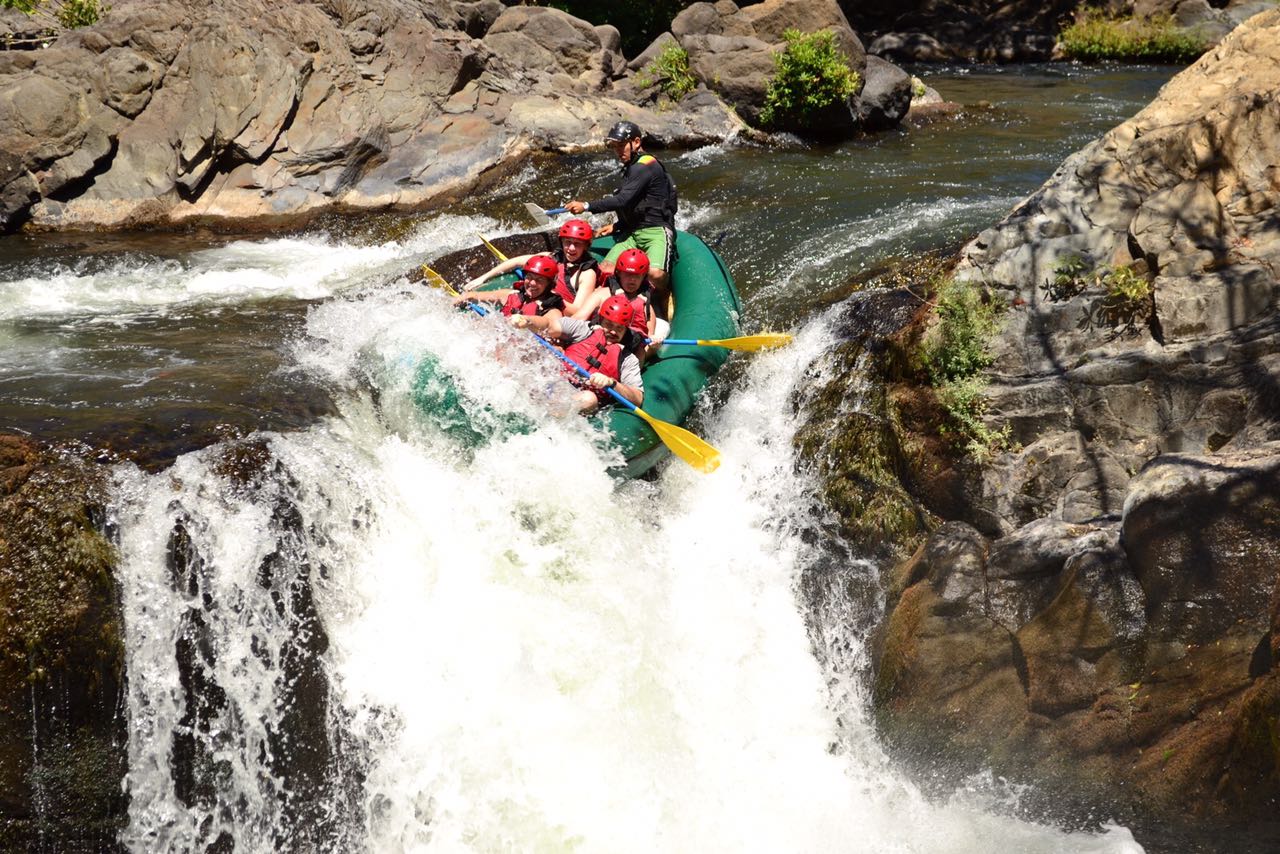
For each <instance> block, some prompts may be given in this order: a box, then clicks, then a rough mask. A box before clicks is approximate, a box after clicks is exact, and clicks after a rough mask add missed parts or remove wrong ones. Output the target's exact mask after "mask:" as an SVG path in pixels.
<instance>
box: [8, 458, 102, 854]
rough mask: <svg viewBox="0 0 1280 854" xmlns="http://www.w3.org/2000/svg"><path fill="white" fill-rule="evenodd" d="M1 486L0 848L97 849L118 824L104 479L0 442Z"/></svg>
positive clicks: (92, 469) (89, 468) (72, 461)
mask: <svg viewBox="0 0 1280 854" xmlns="http://www.w3.org/2000/svg"><path fill="white" fill-rule="evenodd" d="M0 484H3V487H4V488H3V490H2V491H0V745H3V749H0V809H3V813H4V815H3V818H4V821H3V831H2V834H3V844H4V845H5V846H6V847H7V848H10V849H13V850H22V849H23V848H25V847H27V843H29V842H31V841H32V840H43V841H44V843H45V844H52V843H53V842H55V841H56V843H57V846H58V847H60V848H62V849H63V850H69V849H72V848H77V847H85V846H89V847H90V848H94V847H95V846H100V844H101V845H106V844H108V843H110V842H111V841H112V840H114V838H115V835H116V832H117V831H118V829H119V827H120V825H121V823H122V822H123V821H124V815H125V804H124V796H123V794H122V791H121V785H120V782H121V779H122V778H123V775H124V773H125V768H126V758H125V743H126V738H125V733H124V722H123V720H122V718H121V716H120V715H119V714H118V709H119V697H120V692H121V690H122V686H123V670H124V647H123V642H122V635H123V626H122V622H121V615H120V608H119V602H118V594H117V591H116V588H115V582H114V576H113V571H114V567H115V563H116V554H115V549H114V548H113V546H112V545H111V543H110V541H109V540H108V539H107V538H106V537H105V536H104V534H103V532H102V521H103V517H104V512H103V511H104V506H105V500H106V493H107V483H106V473H105V470H104V469H103V468H102V467H100V466H97V465H95V464H92V463H87V462H85V461H83V460H80V459H78V458H77V457H75V456H74V455H72V454H70V453H62V452H58V451H54V450H50V449H45V448H40V447H38V446H36V445H35V444H33V443H31V442H28V441H26V440H24V439H21V438H18V437H12V436H0ZM33 715H34V720H33ZM37 737H38V741H37V740H36V738H37Z"/></svg>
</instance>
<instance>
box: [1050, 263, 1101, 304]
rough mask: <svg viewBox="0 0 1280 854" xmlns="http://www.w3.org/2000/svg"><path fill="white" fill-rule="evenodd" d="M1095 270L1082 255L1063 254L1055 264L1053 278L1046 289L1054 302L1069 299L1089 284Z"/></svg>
mask: <svg viewBox="0 0 1280 854" xmlns="http://www.w3.org/2000/svg"><path fill="white" fill-rule="evenodd" d="M1092 277H1093V272H1092V270H1091V269H1090V267H1089V262H1088V261H1087V260H1086V259H1085V258H1084V256H1082V255H1075V254H1069V255H1063V256H1062V257H1060V258H1059V259H1058V261H1057V263H1056V264H1054V265H1053V279H1052V280H1051V281H1050V282H1049V285H1048V288H1047V289H1046V290H1047V291H1048V294H1049V299H1050V300H1051V301H1052V302H1061V301H1063V300H1069V299H1071V298H1072V297H1074V296H1076V295H1077V294H1079V293H1080V292H1081V291H1083V290H1084V289H1085V288H1086V287H1088V286H1089V281H1090V279H1091V278H1092Z"/></svg>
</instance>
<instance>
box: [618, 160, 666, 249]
mask: <svg viewBox="0 0 1280 854" xmlns="http://www.w3.org/2000/svg"><path fill="white" fill-rule="evenodd" d="M651 164H657V167H658V170H659V171H660V172H661V175H660V176H659V177H657V178H655V179H654V180H652V181H651V182H650V184H649V186H648V187H647V188H646V189H645V192H644V195H642V196H641V197H640V199H639V201H638V202H636V204H635V206H634V207H632V208H631V209H630V210H620V211H618V220H619V222H620V223H621V225H622V227H623V229H624V230H625V231H627V232H631V231H635V230H636V229H639V228H651V227H653V226H658V225H665V226H668V227H670V228H675V224H676V210H677V209H678V208H679V206H680V199H679V196H678V194H677V193H676V182H675V181H674V180H672V178H671V173H670V172H668V171H667V167H666V166H663V165H662V161H661V160H659V159H658V158H656V157H654V156H653V155H652V154H649V153H647V152H646V153H642V154H641V155H640V156H639V157H636V158H635V159H633V160H632V161H631V162H630V163H628V164H627V165H626V166H624V167H623V168H622V174H623V177H624V179H625V177H626V175H627V173H628V172H629V171H630V170H631V168H632V166H649V165H651ZM619 189H621V188H619Z"/></svg>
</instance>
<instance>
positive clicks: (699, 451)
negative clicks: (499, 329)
mask: <svg viewBox="0 0 1280 854" xmlns="http://www.w3.org/2000/svg"><path fill="white" fill-rule="evenodd" d="M529 334H530V335H532V336H533V337H534V340H536V341H537V342H538V343H539V344H541V345H542V346H543V347H545V348H546V349H547V350H549V351H550V352H552V353H554V354H555V356H556V358H557V359H559V360H560V361H562V362H564V363H565V364H566V365H568V366H569V367H571V368H573V370H574V372H575V373H577V374H578V376H580V377H582V378H583V379H591V374H589V373H587V371H586V370H585V369H584V368H583V367H582V366H581V365H579V364H578V363H577V362H575V361H573V359H570V358H569V357H568V356H566V355H565V354H564V353H561V352H560V351H559V350H558V349H556V346H555V345H554V344H552V343H551V342H550V341H548V340H547V339H545V338H543V337H542V336H541V335H539V334H538V333H536V332H534V331H532V330H529ZM605 391H607V392H609V394H610V395H612V396H613V399H614V400H616V401H617V402H618V403H620V404H622V405H623V407H625V408H626V409H629V410H631V411H632V412H634V413H635V414H636V415H638V416H640V417H641V418H642V419H644V422H645V423H646V424H648V425H649V426H650V427H652V428H653V432H655V433H657V434H658V438H659V439H661V440H662V443H663V444H664V445H666V446H667V447H668V448H670V449H671V453H673V454H675V455H676V456H677V457H679V458H680V459H682V460H684V461H685V462H686V463H688V464H689V465H691V466H693V467H694V468H695V469H697V470H698V471H700V472H703V473H704V474H708V473H710V472H713V471H715V470H716V469H718V468H719V467H720V452H719V451H717V450H716V449H715V448H713V447H712V446H711V445H709V444H708V443H706V442H704V441H703V440H702V439H699V438H698V437H697V436H695V435H694V434H693V433H690V432H689V431H688V430H686V429H684V428H683V427H677V426H676V425H675V424H670V423H668V422H666V421H660V420H658V419H657V418H654V417H653V416H652V415H650V414H649V413H647V412H645V411H644V410H643V409H641V408H640V407H638V406H636V405H635V404H634V403H632V402H631V401H629V400H627V399H626V398H625V397H623V396H622V395H620V394H618V392H616V391H614V390H613V389H611V388H606V389H605Z"/></svg>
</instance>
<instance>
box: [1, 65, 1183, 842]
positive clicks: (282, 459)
mask: <svg viewBox="0 0 1280 854" xmlns="http://www.w3.org/2000/svg"><path fill="white" fill-rule="evenodd" d="M1167 76H1168V70H1167V69H1147V70H1138V71H1125V72H1110V71H1105V70H1104V71H1097V70H1092V71H1085V70H1080V69H1070V68H1063V69H1036V68H1032V69H1024V70H1022V71H1020V72H1019V71H1010V70H1001V71H985V72H969V71H965V70H961V71H957V72H954V73H952V74H951V75H950V76H943V77H942V78H940V79H933V78H931V79H930V82H931V83H933V84H934V85H936V86H938V87H939V88H941V89H942V90H943V91H944V93H945V94H947V95H949V96H951V97H953V98H955V99H956V100H960V101H965V102H969V103H973V102H975V101H977V100H978V98H979V97H983V98H988V99H991V100H995V101H996V102H997V104H998V106H996V107H981V108H975V109H973V110H971V111H970V112H969V113H968V114H967V115H966V117H965V118H963V119H961V120H959V121H957V122H955V123H951V124H946V125H939V126H933V127H929V128H924V129H920V130H916V131H911V132H905V131H904V132H901V133H896V134H888V135H885V136H883V137H879V138H876V139H873V140H869V141H865V142H859V143H853V144H849V145H845V146H841V147H838V148H835V149H826V150H813V149H808V148H805V147H803V146H800V145H799V144H796V145H794V146H790V147H787V148H783V149H780V150H779V149H763V148H757V147H754V146H750V145H743V144H739V143H729V144H726V145H723V146H715V147H711V148H706V149H700V150H698V151H693V152H686V153H677V154H671V155H669V156H668V157H667V158H666V160H667V162H668V164H669V166H670V168H671V169H672V171H673V172H674V173H675V174H676V175H677V178H678V179H679V181H680V187H681V193H682V198H683V199H684V204H683V214H682V220H681V226H682V227H684V228H689V229H692V230H696V231H699V232H700V233H702V234H703V235H705V236H706V237H707V238H708V239H709V240H711V241H712V242H713V243H714V242H716V241H717V239H718V240H719V242H720V245H719V247H718V249H719V251H720V252H721V254H722V255H723V256H724V257H725V258H726V260H727V261H728V263H729V266H730V269H731V270H732V272H733V273H734V275H735V277H736V278H737V280H738V283H739V286H740V289H741V290H742V293H743V296H744V299H745V301H746V317H745V322H744V326H746V327H747V328H748V329H756V328H761V327H773V328H786V327H792V328H793V329H795V330H796V331H797V333H798V334H797V340H796V341H795V343H794V344H793V345H792V346H791V347H789V348H787V349H785V350H781V351H777V352H772V353H766V354H759V355H756V356H753V357H749V358H748V357H743V356H735V361H734V362H733V363H731V366H730V368H731V369H730V370H727V371H725V372H724V373H723V374H722V376H721V377H719V378H717V381H716V383H715V384H713V388H712V389H711V393H710V394H709V395H708V400H707V401H706V405H705V406H703V407H702V408H701V410H700V411H699V412H698V413H697V414H696V416H695V418H694V420H693V421H692V422H691V424H690V425H689V426H691V427H692V428H693V429H695V430H696V431H697V432H699V434H700V435H702V436H704V437H705V438H706V439H708V440H709V441H710V442H711V443H712V444H714V445H715V446H716V447H718V448H719V449H720V450H721V452H722V455H723V464H722V466H721V468H720V469H719V470H718V471H717V472H715V473H714V474H712V475H709V476H704V475H698V474H696V473H694V472H692V471H690V470H688V469H686V468H684V467H682V466H680V465H678V464H674V465H669V466H667V467H665V468H664V469H663V470H662V471H661V472H660V474H659V475H658V477H656V478H655V479H653V480H651V481H640V482H630V483H625V484H621V485H619V484H615V483H614V482H612V481H611V480H610V479H609V478H608V477H607V476H606V475H605V474H604V471H603V469H604V466H603V465H602V455H607V454H608V453H609V451H608V450H607V446H606V445H605V443H603V442H602V438H603V437H601V436H600V435H597V434H596V433H595V432H594V431H593V428H592V427H591V426H590V424H589V423H588V422H586V421H585V420H582V419H578V418H573V417H564V416H562V415H559V414H557V412H558V411H559V410H560V408H561V407H560V406H559V405H558V402H559V401H558V398H557V395H559V394H562V392H561V391H559V389H560V388H561V386H560V384H559V380H558V369H557V368H556V367H555V366H554V365H553V364H551V363H550V360H549V358H547V357H544V356H542V355H541V354H539V353H538V352H537V351H536V350H534V349H532V348H530V347H528V346H527V344H526V343H524V342H522V341H521V340H520V339H519V338H518V337H517V336H514V335H512V334H509V333H508V332H506V331H505V330H503V329H501V328H498V327H497V326H496V325H495V324H492V323H486V322H483V321H478V320H477V319H475V318H474V317H472V316H470V315H468V314H465V313H458V312H455V311H452V310H451V309H450V307H449V305H448V303H447V301H445V300H443V299H441V298H440V297H439V295H438V294H436V293H434V292H432V291H430V290H427V289H423V288H421V287H417V286H409V285H408V284H406V282H405V281H404V279H403V278H401V277H400V274H402V273H403V272H404V271H405V270H406V269H408V268H410V267H412V266H414V265H416V264H419V263H422V262H423V261H425V260H430V259H431V258H434V257H436V256H437V255H439V254H441V253H443V252H446V251H449V250H451V249H457V248H462V247H465V246H471V245H474V240H475V238H474V235H475V233H476V232H483V233H485V234H487V235H490V236H492V235H494V234H501V233H510V232H513V231H519V230H523V229H524V227H525V226H524V225H523V224H522V223H521V222H520V221H519V220H518V218H517V216H516V214H515V213H514V211H515V210H517V209H518V207H519V202H520V201H523V200H527V199H530V198H537V199H545V200H553V199H560V198H566V197H568V196H570V195H572V191H573V190H574V189H575V188H576V187H577V186H578V185H579V184H580V183H581V184H590V183H592V182H594V183H595V184H598V185H601V186H605V185H607V182H608V180H609V178H610V176H611V174H612V171H613V166H612V165H611V164H610V163H608V162H607V161H606V160H605V159H603V158H601V157H599V156H591V157H587V156H582V157H575V158H566V159H564V160H560V161H551V162H547V163H539V164H535V165H531V166H528V167H525V168H523V169H521V170H520V171H518V172H517V173H516V174H515V175H514V176H513V177H512V179H511V180H510V181H509V182H508V184H507V185H506V186H505V187H503V188H500V189H499V190H498V191H496V192H495V193H493V194H491V195H490V196H488V197H486V198H484V199H477V200H472V202H470V203H469V204H470V205H472V206H471V207H460V208H458V209H457V210H455V211H451V212H449V213H446V214H443V215H431V216H421V217H416V218H411V219H409V220H407V221H405V222H396V223H393V222H392V221H391V220H389V219H383V220H377V221H374V220H370V221H368V222H366V223H363V224H360V225H358V226H352V225H350V224H346V225H343V224H333V225H331V226H330V227H328V228H326V229H324V230H316V231H312V232H309V233H306V234H302V235H294V236H290V237H278V238H272V239H261V238H241V239H232V238H227V237H221V236H213V235H192V236H185V237H183V238H181V239H168V238H165V237H163V236H160V237H157V236H135V237H130V238H112V237H103V238H85V239H84V240H82V241H77V240H74V239H71V240H68V239H65V238H48V239H46V241H45V242H41V241H40V239H38V238H30V237H23V238H7V239H6V240H5V241H0V297H2V298H0V412H2V413H3V415H4V418H5V420H6V425H7V426H9V427H10V428H11V429H16V430H18V431H20V432H26V433H30V434H32V435H35V436H39V437H44V438H65V437H76V438H85V439H87V440H89V441H91V442H93V443H96V444H103V445H106V446H110V447H112V448H113V449H114V450H116V451H117V452H118V453H120V454H121V456H122V457H123V458H124V461H122V462H120V463H119V464H118V465H117V467H116V469H115V497H114V501H113V507H112V513H111V525H112V529H113V531H114V535H115V537H116V538H117V541H118V544H119V548H120V560H121V566H120V573H119V580H120V584H121V588H122V598H123V604H124V609H125V623H126V650H127V676H128V685H129V689H128V697H127V708H126V712H125V713H126V714H127V717H128V722H129V734H130V737H129V745H128V750H129V773H128V776H127V779H126V780H125V781H124V785H125V786H126V788H127V791H128V793H129V795H130V799H131V800H130V813H129V824H128V827H127V829H126V831H125V834H124V838H123V842H124V844H125V845H126V846H127V847H128V848H129V849H130V850H134V851H148V852H151V851H204V850H218V851H230V850H235V851H240V852H251V851H252V852H258V851H262V852H267V851H279V850H286V851H305V850H334V851H378V852H381V851H400V850H405V851H419V850H421V851H498V850H502V851H566V850H577V851H585V852H594V851H600V852H627V851H636V852H640V851H645V852H649V851H691V852H692V851H762V852H763V851H769V852H774V851H797V852H817V851H858V852H987V851H992V850H996V849H1004V850H1015V851H1025V852H1068V851H1070V852H1092V851H1098V852H1103V851H1105V852H1136V851H1141V850H1142V848H1141V846H1140V845H1139V844H1138V843H1137V842H1135V841H1134V840H1133V837H1132V835H1131V834H1130V833H1129V831H1128V830H1126V829H1124V828H1121V827H1114V826H1110V825H1105V824H1103V825H1101V826H1099V827H1098V828H1095V829H1094V830H1093V831H1090V832H1067V831H1064V830H1061V829H1058V828H1055V827H1053V826H1050V825H1048V824H1045V823H1042V822H1037V821H1035V820H1034V817H1032V818H1030V819H1029V818H1028V817H1027V816H1026V815H1025V810H1023V809H1022V808H1021V807H1020V804H1019V798H1020V793H1019V791H1018V790H1016V789H1015V788H1013V787H1010V786H1008V785H1004V784H1003V783H1002V781H992V780H983V779H975V780H973V781H971V782H970V785H967V786H965V787H963V788H962V789H960V790H958V791H955V792H950V793H945V792H944V793H942V794H939V793H937V792H930V793H929V794H928V795H926V794H925V793H924V792H923V791H922V790H921V788H920V787H919V786H918V785H917V784H916V783H915V782H913V781H912V780H911V779H910V778H909V777H908V776H907V775H906V774H905V772H903V771H901V770H900V769H898V768H896V767H895V765H894V763H893V762H892V761H891V760H890V758H889V757H888V756H886V755H885V754H884V752H883V751H882V749H881V748H880V746H879V745H878V742H877V739H876V735H875V732H874V727H873V725H872V722H871V720H870V717H869V710H868V706H867V698H866V693H865V687H864V684H863V679H862V677H863V676H864V675H865V669H866V655H865V651H864V648H863V643H864V639H863V637H862V633H861V630H862V628H863V627H864V626H865V625H867V623H868V622H869V614H868V609H871V611H872V612H873V611H874V608H875V607H876V601H875V596H874V595H867V596H864V597H855V598H854V599H850V600H849V601H841V600H839V599H838V598H837V600H835V601H832V602H828V603H827V604H826V606H825V607H824V608H822V609H820V610H813V611H809V610H806V603H805V600H804V598H803V597H802V596H801V595H800V593H799V586H800V583H801V578H802V576H804V574H805V573H806V572H813V571H818V568H821V571H824V572H838V573H842V574H843V575H844V577H847V578H848V579H849V580H850V581H851V585H852V586H853V587H860V588H861V589H863V590H873V589H874V583H873V576H874V570H875V568H874V567H873V566H871V565H870V564H869V563H868V562H866V561H860V560H858V559H857V558H856V555H854V556H853V557H847V554H848V552H849V551H850V548H851V546H850V544H824V543H822V542H820V540H821V538H822V537H823V536H825V535H824V534H822V531H823V530H824V528H823V526H822V525H821V524H820V523H821V521H822V519H821V514H822V510H821V508H815V503H814V501H815V500H814V497H813V495H814V492H815V490H814V488H813V484H812V483H811V482H810V480H809V478H808V475H807V474H806V471H805V467H804V465H803V462H802V461H797V460H795V459H794V458H793V454H792V442H791V439H792V436H793V435H794V432H795V429H796V424H795V423H794V416H793V413H794V412H795V400H796V399H797V397H798V396H801V395H803V394H804V393H805V391H806V388H808V387H809V385H810V384H811V383H812V382H813V381H814V379H815V376H814V375H815V372H820V371H821V370H822V360H821V355H822V354H823V353H824V352H825V351H826V349H827V347H828V345H829V344H830V342H831V340H832V336H833V335H834V332H833V329H832V311H831V310H830V309H829V308H828V307H829V306H830V305H831V304H832V303H833V302H835V301H836V300H837V299H839V298H842V297H843V296H845V295H847V294H848V293H849V292H850V290H851V286H850V285H849V284H848V282H849V279H850V276H851V274H852V273H855V272H858V271H859V270H865V269H868V268H870V267H872V266H874V265H875V264H878V263H881V262H883V261H885V260H886V259H891V258H901V257H905V256H909V255H911V254H914V253H917V252H920V251H925V250H927V249H932V248H938V247H941V246H947V245H953V244H954V242H955V241H957V240H959V239H961V238H962V237H963V236H964V235H966V234H968V233H971V232H972V231H973V230H975V229H977V228H979V227H982V226H983V225H986V224H988V223H990V222H992V221H994V220H995V219H996V218H998V217H999V216H1000V215H1001V214H1002V213H1003V212H1004V211H1005V210H1007V209H1008V208H1009V207H1010V206H1011V205H1012V204H1013V203H1014V202H1015V201H1016V200H1017V199H1018V198H1019V197H1020V196H1021V195H1023V194H1025V193H1027V192H1029V191H1030V190H1032V189H1034V187H1035V186H1036V185H1038V183H1039V182H1040V181H1042V180H1043V179H1044V177H1046V176H1047V175H1048V174H1049V172H1050V171H1052V169H1053V168H1054V167H1055V166H1056V164H1057V162H1059V161H1060V160H1061V159H1062V157H1063V156H1065V155H1066V154H1067V153H1069V152H1070V151H1071V150H1073V149H1074V148H1077V147H1079V146H1080V145H1081V144H1083V142H1085V141H1087V140H1088V139H1090V138H1092V137H1094V136H1096V135H1097V134H1098V133H1100V132H1101V131H1103V130H1105V129H1106V128H1107V127H1109V126H1110V125H1111V124H1114V123H1115V122H1116V121H1118V120H1119V119H1120V118H1123V117H1124V116H1126V115H1128V114H1130V113H1132V112H1133V111H1134V110H1135V109H1136V108H1137V107H1138V106H1140V105H1141V104H1142V103H1145V101H1146V99H1147V98H1149V97H1150V95H1151V94H1152V92H1153V91H1154V89H1155V87H1156V86H1158V85H1159V83H1160V82H1161V81H1162V80H1163V79H1166V78H1167ZM495 349H496V350H497V351H498V352H499V353H500V354H501V355H502V358H500V359H493V358H492V354H494V352H495ZM426 363H430V364H431V365H433V366H436V367H437V368H439V369H440V370H443V371H445V372H447V373H448V374H449V375H450V376H451V377H453V379H454V381H455V382H456V384H457V386H458V388H459V389H460V391H461V398H462V401H463V403H462V406H463V409H464V410H465V415H466V419H467V422H468V424H470V425H471V427H472V428H474V430H476V431H477V432H479V433H480V434H483V435H484V436H486V437H487V439H486V441H482V442H479V443H474V442H464V441H460V440H459V437H458V434H457V432H456V431H455V430H453V429H451V423H446V421H443V420H442V417H441V413H438V412H431V411H424V409H423V408H422V407H420V406H418V405H417V404H416V402H415V401H416V399H417V398H416V397H415V395H417V394H419V393H420V392H421V388H420V382H421V376H422V367H423V365H424V364H426ZM531 388H532V389H534V390H535V391H536V392H537V393H534V394H530V389H531ZM542 392H546V393H542ZM850 405H851V406H856V405H857V401H856V394H854V393H851V402H850ZM512 417H516V418H518V419H520V421H521V422H522V423H525V424H528V425H531V427H530V428H529V429H520V430H514V431H512V430H503V429H499V428H500V426H501V425H502V424H505V423H508V419H509V418H512ZM122 437H123V438H122ZM832 549H834V550H835V551H836V552H837V553H839V554H843V555H846V557H845V558H843V559H842V560H837V561H835V564H836V565H835V566H834V568H833V565H832V564H833V561H832V557H831V553H830V552H831V550H832ZM1102 818H1104V819H1105V817H1102Z"/></svg>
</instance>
